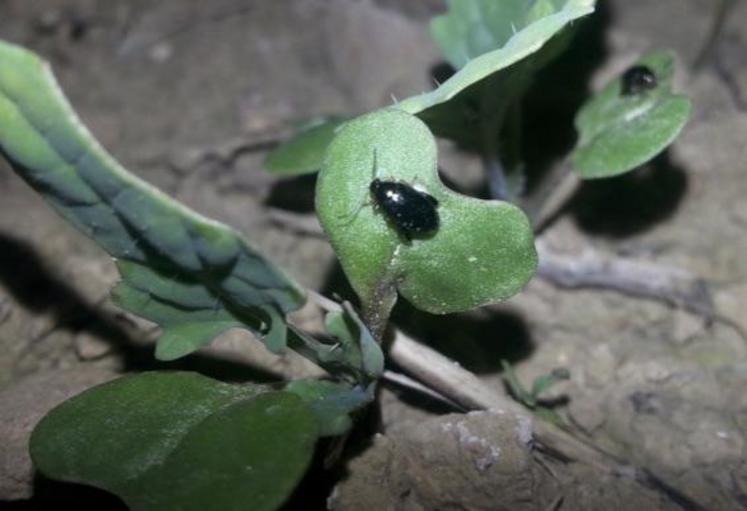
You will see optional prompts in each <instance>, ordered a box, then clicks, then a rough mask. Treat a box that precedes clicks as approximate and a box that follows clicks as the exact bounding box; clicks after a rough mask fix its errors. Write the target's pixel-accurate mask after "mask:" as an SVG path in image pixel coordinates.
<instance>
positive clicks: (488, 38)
mask: <svg viewBox="0 0 747 511" xmlns="http://www.w3.org/2000/svg"><path fill="white" fill-rule="evenodd" d="M589 5H592V6H593V2H567V1H566V0H501V1H498V2H496V1H495V0H449V1H448V13H447V14H443V15H441V16H438V17H436V18H434V19H433V20H432V21H431V34H432V35H433V38H434V39H435V40H436V42H437V43H438V45H439V47H440V48H441V51H442V52H443V54H444V56H445V57H446V60H448V62H449V63H450V64H451V65H452V66H454V68H456V69H461V68H462V67H464V66H466V65H467V63H469V61H470V60H472V59H475V58H477V57H479V56H480V55H482V54H484V53H488V52H490V51H493V50H497V49H499V48H501V47H503V46H504V45H506V44H507V43H508V42H509V41H510V39H511V38H512V37H514V36H515V35H516V34H517V32H519V31H521V30H523V29H524V28H526V27H528V26H529V25H531V24H532V23H534V22H536V21H538V20H540V19H542V18H545V17H547V16H552V15H553V14H556V13H558V12H560V11H562V10H563V9H569V8H578V7H584V6H589Z"/></svg>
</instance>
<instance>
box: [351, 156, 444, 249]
mask: <svg viewBox="0 0 747 511" xmlns="http://www.w3.org/2000/svg"><path fill="white" fill-rule="evenodd" d="M377 161H378V160H377V152H376V149H374V151H373V169H372V180H371V184H370V185H369V187H368V189H369V191H370V192H371V196H372V198H373V206H374V210H375V211H379V210H380V211H382V212H383V214H384V216H385V217H386V219H387V221H388V222H389V223H390V224H392V225H393V226H394V228H395V229H396V231H397V233H398V234H400V235H401V236H402V237H404V238H405V239H406V240H407V241H412V239H413V238H417V237H423V236H427V235H429V234H432V233H433V232H435V231H436V230H437V229H438V227H439V225H440V221H439V216H438V210H437V209H436V208H437V207H438V200H437V199H436V198H435V197H433V196H432V195H430V194H428V193H426V192H424V191H421V190H418V189H417V188H415V187H414V186H412V185H410V184H408V183H403V182H401V181H394V180H383V179H379V178H378V177H377V172H378V165H377ZM366 205H370V203H368V202H365V203H363V204H361V206H360V207H359V208H358V210H357V211H356V212H355V213H354V214H353V216H356V215H357V214H358V211H360V209H361V208H362V207H364V206H366Z"/></svg>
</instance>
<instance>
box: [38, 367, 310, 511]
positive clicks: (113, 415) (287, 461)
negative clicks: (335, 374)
mask: <svg viewBox="0 0 747 511" xmlns="http://www.w3.org/2000/svg"><path fill="white" fill-rule="evenodd" d="M317 436H318V424H317V419H316V417H315V416H314V414H313V413H312V411H311V410H310V408H309V407H308V406H307V405H306V404H305V403H304V402H303V401H302V400H301V399H300V398H299V397H297V396H295V395H293V394H291V393H288V392H270V391H267V389H265V388H263V387H259V386H255V385H228V384H225V383H221V382H218V381H215V380H212V379H209V378H205V377H204V376H200V375H198V374H195V373H178V372H173V373H172V372H169V373H166V372H152V373H144V374H140V375H135V376H127V377H124V378H120V379H118V380H115V381H113V382H109V383H106V384H104V385H100V386H98V387H94V388H93V389H90V390H88V391H86V392H84V393H82V394H80V395H79V396H77V397H75V398H73V399H71V400H69V401H66V402H65V403H63V404H62V405H60V406H58V407H57V408H55V409H54V410H52V411H51V412H50V413H49V414H48V415H47V416H46V417H45V418H44V419H42V421H41V422H40V423H39V424H38V425H37V427H36V429H35V430H34V432H33V434H32V436H31V444H30V450H31V457H32V459H33V461H34V464H35V466H36V467H37V469H39V470H40V471H41V472H42V473H43V474H44V475H46V476H47V477H50V478H53V479H59V480H62V481H69V482H76V483H84V484H89V485H93V486H96V487H99V488H103V489H105V490H108V491H110V492H113V493H115V494H117V495H119V496H120V497H122V499H123V500H124V501H125V503H126V504H127V505H128V506H129V507H130V508H131V509H133V510H146V511H150V510H153V509H183V510H192V509H194V510H203V509H226V510H231V509H236V510H243V509H247V507H250V508H251V509H253V510H272V509H276V508H277V507H278V506H279V505H280V504H282V502H283V501H284V500H285V499H286V498H287V496H288V495H289V494H290V493H291V491H292V490H293V488H294V487H295V486H296V484H297V483H298V482H299V480H300V479H301V477H302V476H303V474H304V473H305V471H306V469H307V467H308V465H309V462H310V460H311V457H312V455H313V451H314V445H315V442H316V439H317Z"/></svg>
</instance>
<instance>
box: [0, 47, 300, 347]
mask: <svg viewBox="0 0 747 511" xmlns="http://www.w3.org/2000/svg"><path fill="white" fill-rule="evenodd" d="M0 149H2V153H3V155H5V156H6V157H7V158H8V159H9V160H10V162H11V164H12V165H13V167H14V168H15V169H16V170H17V172H18V173H19V174H20V175H21V177H23V178H24V179H25V180H26V181H27V182H28V183H29V184H30V185H31V186H33V187H34V188H35V189H36V190H37V191H38V192H39V193H41V194H42V195H43V196H44V198H45V199H46V200H47V201H49V202H50V203H51V204H52V206H53V207H54V208H55V209H56V210H57V211H58V212H59V213H60V214H61V215H62V216H64V217H65V218H66V219H67V220H69V221H70V222H72V223H73V224H75V225H76V226H77V227H78V228H79V229H81V230H82V231H83V232H85V233H86V234H87V235H88V236H90V237H92V238H93V239H94V240H95V241H96V242H97V243H98V244H99V245H100V246H101V247H102V248H103V249H104V250H106V251H107V252H109V253H110V254H111V255H112V256H114V257H116V258H118V259H120V264H119V268H120V270H121V271H122V276H123V279H124V281H123V283H122V284H121V285H120V287H119V288H118V290H117V294H118V296H119V297H120V302H121V303H122V305H123V306H124V307H126V308H128V309H129V310H130V311H132V312H134V313H136V314H139V315H142V316H145V317H149V318H151V319H153V320H154V321H157V322H159V323H161V324H162V325H163V326H164V327H165V330H166V333H165V335H164V337H163V339H162V340H161V344H160V345H159V348H158V355H159V356H161V357H163V358H166V359H170V358H176V357H177V356H181V355H185V354H187V353H189V352H191V351H193V350H194V349H197V348H199V347H200V346H202V345H204V344H206V343H208V342H209V341H210V339H211V338H212V336H213V335H215V334H217V333H220V332H221V331H223V330H225V329H226V328H230V327H232V326H240V327H242V328H247V329H249V330H251V331H253V332H255V333H257V334H259V335H260V336H269V337H266V341H267V342H268V343H269V344H270V347H271V348H272V349H273V350H275V351H277V350H280V349H282V347H283V346H284V344H285V336H284V331H285V327H284V324H283V323H284V321H283V315H284V314H285V313H286V312H289V311H291V310H295V309H297V308H298V307H300V306H301V304H302V303H303V301H304V295H303V291H302V289H301V287H300V286H299V285H298V284H296V283H295V282H294V281H293V280H291V279H290V278H289V277H287V276H286V275H284V274H283V272H282V271H280V270H279V269H278V268H276V267H275V266H274V265H273V264H271V263H270V262H269V261H267V260H266V259H264V258H263V257H262V256H261V255H260V254H259V253H258V252H257V251H256V250H255V249H254V248H253V247H252V246H251V245H249V244H248V243H247V242H246V241H244V240H243V239H242V238H241V237H240V236H239V235H238V234H237V233H236V232H235V231H234V230H232V229H231V228H229V227H227V226H225V225H223V224H220V223H217V222H214V221H212V220H209V219H207V218H204V217H202V216H200V215H198V214H197V213H195V212H194V211H191V210H189V209H187V208H186V207H184V206H183V205H181V204H179V203H177V202H175V201H173V200H172V199H170V198H169V197H167V196H166V195H164V194H163V193H161V192H160V191H158V190H157V189H155V188H153V187H152V186H150V185H148V184H147V183H145V182H144V181H142V180H140V179H138V178H137V177H135V176H134V175H132V174H130V173H129V172H127V171H126V170H125V169H124V168H123V167H122V166H120V165H119V164H118V163H117V162H116V161H115V160H114V159H113V158H112V157H111V156H110V155H109V154H108V153H106V152H105V151H104V149H103V148H102V147H101V146H100V145H99V144H98V142H96V140H95V139H94V138H93V137H92V136H91V134H90V133H89V132H88V131H87V130H86V128H85V127H84V126H83V125H82V124H81V123H80V120H79V119H78V118H77V116H76V115H75V113H74V112H73V110H72V108H71V107H70V105H69V104H68V102H67V100H66V99H65V97H64V96H63V95H62V92H61V91H60V89H59V87H58V85H57V83H56V81H55V80H54V77H53V76H52V74H51V72H50V70H49V68H48V66H47V65H46V64H45V63H44V62H43V61H41V60H40V59H39V58H38V57H36V56H35V55H34V54H32V53H30V52H28V51H26V50H24V49H22V48H19V47H17V46H13V45H10V44H7V43H3V42H1V41H0ZM151 307H156V308H157V309H158V311H153V310H150V309H151ZM213 320H218V321H220V322H221V323H220V324H216V325H210V326H208V325H207V324H206V322H208V321H213Z"/></svg>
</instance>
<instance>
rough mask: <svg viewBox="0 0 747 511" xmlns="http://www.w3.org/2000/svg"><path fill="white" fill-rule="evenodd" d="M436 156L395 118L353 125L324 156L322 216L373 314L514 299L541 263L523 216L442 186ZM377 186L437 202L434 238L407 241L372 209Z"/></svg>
mask: <svg viewBox="0 0 747 511" xmlns="http://www.w3.org/2000/svg"><path fill="white" fill-rule="evenodd" d="M374 152H375V153H376V157H375V158H374ZM436 156H437V155H436V143H435V140H434V138H433V135H432V134H431V132H430V131H429V130H428V128H427V127H426V125H425V124H423V122H422V121H420V120H419V119H418V118H417V117H415V116H412V115H409V114H406V113H404V112H401V111H399V110H395V109H387V110H381V111H378V112H374V113H371V114H368V115H364V116H362V117H359V118H357V119H354V120H352V121H349V122H348V123H347V124H346V125H345V126H344V127H343V128H342V129H341V130H340V132H339V133H338V135H337V137H336V138H335V139H334V141H333V142H332V144H331V145H330V147H329V149H328V152H327V157H326V159H325V165H324V167H323V169H322V171H321V173H320V175H319V180H318V182H317V196H316V210H317V213H318V214H319V218H320V220H321V223H322V226H323V227H324V230H325V231H326V232H327V234H328V235H329V237H330V240H331V242H332V245H333V246H334V248H335V250H336V252H337V254H338V256H339V258H340V261H341V263H342V267H343V269H344V271H345V273H346V275H347V276H348V279H349V280H350V282H351V284H352V285H353V288H354V289H355V291H356V292H357V293H358V295H359V296H360V298H361V300H362V301H363V303H364V306H365V308H366V309H367V310H369V311H370V310H372V309H373V310H383V309H387V308H388V307H389V306H390V305H391V304H393V301H394V300H395V298H396V293H397V292H399V293H400V294H401V295H402V296H403V297H404V298H406V299H407V300H408V301H409V302H411V303H412V304H413V305H414V306H416V307H417V308H419V309H422V310H425V311H429V312H433V313H439V314H444V313H449V312H456V311H463V310H467V309H471V308H474V307H478V306H480V305H485V304H489V303H494V302H498V301H501V300H504V299H506V298H508V297H510V296H512V295H513V294H515V293H516V292H518V291H519V290H520V289H521V288H522V287H523V286H524V285H525V284H526V283H527V282H528V280H529V279H530V278H531V277H532V275H533V274H534V271H535V268H536V265H537V255H536V252H535V248H534V243H533V235H532V229H531V227H530V225H529V222H528V221H527V218H526V216H525V215H524V213H522V211H521V210H520V209H518V208H517V207H515V206H513V205H512V204H509V203H507V202H500V201H485V200H478V199H474V198H471V197H467V196H464V195H460V194H458V193H455V192H453V191H452V190H449V189H448V188H446V187H445V186H444V185H443V183H441V180H440V179H439V177H438V172H437V166H436V163H437V162H436ZM374 164H375V165H376V168H374ZM374 177H376V178H378V179H380V180H383V181H398V182H401V183H404V184H407V185H409V186H412V187H415V188H416V189H419V190H421V191H424V192H426V193H427V194H429V195H431V196H432V197H433V198H435V199H436V200H437V201H438V206H437V213H438V216H439V226H438V228H437V229H436V230H435V232H432V233H429V234H428V235H427V236H423V237H415V238H414V239H412V240H407V239H406V237H404V236H402V233H401V232H400V231H399V229H398V228H397V225H396V223H394V222H392V221H391V220H390V219H387V218H386V216H385V215H384V212H383V210H382V209H381V208H380V207H378V208H377V207H374V206H375V200H374V197H373V196H372V193H371V191H370V185H371V181H372V180H373V179H374Z"/></svg>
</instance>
